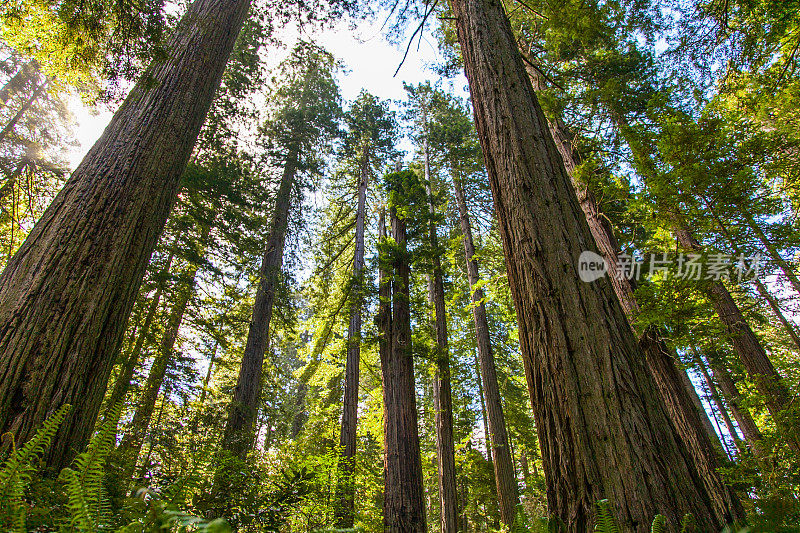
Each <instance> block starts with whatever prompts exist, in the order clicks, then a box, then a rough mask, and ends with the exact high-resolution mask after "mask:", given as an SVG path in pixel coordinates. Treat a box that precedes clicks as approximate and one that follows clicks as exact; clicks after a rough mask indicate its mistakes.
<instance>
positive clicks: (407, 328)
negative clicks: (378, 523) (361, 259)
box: [378, 208, 427, 533]
mask: <svg viewBox="0 0 800 533" xmlns="http://www.w3.org/2000/svg"><path fill="white" fill-rule="evenodd" d="M390 219H391V227H392V237H393V238H394V243H395V245H396V246H397V250H396V251H395V252H397V253H393V255H392V258H391V268H392V271H393V274H392V273H388V272H385V273H383V274H382V275H381V278H382V279H381V283H382V290H381V309H380V314H379V317H378V323H379V325H380V329H381V335H382V339H381V343H382V345H381V351H382V358H381V369H382V372H383V402H384V424H383V427H384V442H385V446H386V452H385V453H386V456H385V476H386V478H385V481H386V483H385V490H384V499H383V527H384V531H385V532H387V533H424V532H426V531H427V526H426V521H425V494H424V490H423V486H422V460H421V457H420V445H419V430H418V422H417V401H416V390H415V387H414V359H413V355H412V351H411V312H410V301H409V289H410V286H409V283H410V269H409V265H408V262H407V259H406V257H405V250H406V222H405V220H404V219H402V218H399V217H398V216H397V212H396V210H395V208H391V211H390ZM382 241H383V242H385V238H384V239H382ZM387 274H388V275H387ZM389 278H391V282H389V281H388V279H389ZM390 283H391V312H389V309H388V306H387V302H385V301H384V298H385V297H386V296H387V295H388V294H387V293H388V289H387V288H386V286H387V285H389V284H390ZM389 333H390V335H389V336H387V334H389Z"/></svg>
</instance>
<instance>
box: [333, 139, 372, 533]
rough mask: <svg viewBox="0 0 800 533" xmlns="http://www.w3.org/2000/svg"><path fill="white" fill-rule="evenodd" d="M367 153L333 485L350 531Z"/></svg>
mask: <svg viewBox="0 0 800 533" xmlns="http://www.w3.org/2000/svg"><path fill="white" fill-rule="evenodd" d="M369 169H370V154H369V147H364V150H363V154H362V156H361V176H359V180H358V207H357V209H356V234H355V253H354V254H353V276H352V284H353V285H352V289H351V300H350V322H349V324H348V326H347V361H346V363H345V372H344V374H345V382H344V402H343V408H342V427H341V432H340V438H339V444H340V446H341V447H342V455H341V456H340V458H339V467H338V468H339V476H338V481H337V485H336V491H337V499H338V501H339V505H338V507H337V508H336V522H337V524H338V526H339V527H340V528H342V529H347V528H352V527H353V519H354V513H355V484H354V480H353V474H354V472H355V460H356V437H357V431H356V430H357V424H358V383H359V375H360V374H359V366H360V362H361V309H362V307H363V306H364V291H363V286H364V273H363V271H364V227H365V223H366V216H367V187H368V184H369Z"/></svg>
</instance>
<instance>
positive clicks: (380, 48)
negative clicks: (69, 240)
mask: <svg viewBox="0 0 800 533" xmlns="http://www.w3.org/2000/svg"><path fill="white" fill-rule="evenodd" d="M382 24H383V19H382V18H381V17H377V18H376V19H375V20H368V21H362V22H360V23H359V24H358V26H357V27H356V28H355V30H354V29H352V28H351V27H350V22H349V21H348V20H341V21H340V22H338V23H337V24H336V25H334V26H333V27H332V28H329V29H327V30H325V31H322V32H316V33H307V32H306V33H299V32H298V30H297V29H296V28H294V27H289V28H285V29H284V30H282V31H280V32H279V36H280V39H281V41H282V43H283V45H284V46H283V47H281V48H279V49H274V48H270V49H268V50H266V51H265V56H266V60H267V63H268V64H269V65H270V66H274V65H277V64H278V63H279V62H280V61H281V59H283V58H284V57H285V56H286V55H288V53H289V51H290V50H291V48H292V46H293V45H294V43H295V42H297V40H298V39H299V38H303V39H306V40H313V41H314V42H315V43H317V44H318V45H320V46H322V47H324V48H325V49H327V50H328V51H329V52H331V53H332V54H333V55H334V56H335V57H336V58H338V59H340V60H341V61H342V62H343V63H344V65H345V69H344V72H343V73H342V74H341V75H340V78H339V81H340V84H341V87H340V88H341V91H342V96H343V97H344V99H345V100H346V101H352V100H353V99H355V97H356V96H358V93H359V92H361V89H362V88H363V89H366V90H368V91H369V92H371V93H372V94H374V95H375V96H378V97H379V98H382V99H390V100H400V99H402V98H404V96H405V91H404V90H403V82H407V83H411V84H416V83H420V82H424V81H426V80H430V81H431V82H432V83H436V82H437V81H439V80H440V77H439V76H438V75H437V74H436V73H434V72H433V71H432V70H431V69H430V68H429V65H432V64H435V63H438V62H441V61H442V60H443V57H442V56H441V54H440V53H439V51H438V48H437V43H436V37H435V36H434V35H433V34H432V33H431V31H426V32H424V33H423V35H422V39H421V40H419V41H417V40H415V41H414V45H413V46H412V47H411V49H410V51H409V54H408V58H407V59H406V61H405V63H403V66H402V68H401V69H400V72H399V73H398V74H397V76H394V73H395V70H397V67H398V65H400V62H401V61H402V58H403V52H404V51H405V47H406V45H407V43H408V38H409V37H410V36H411V33H412V31H413V29H410V30H409V31H407V33H406V36H405V38H404V39H403V40H402V42H401V43H399V44H391V43H389V42H388V41H387V39H386V37H385V36H384V33H383V31H382V30H381V25H382ZM442 88H443V89H444V90H446V91H448V92H451V93H453V94H456V95H458V96H461V97H465V98H466V97H467V96H468V95H469V92H468V88H467V80H466V78H465V77H464V76H463V75H461V76H459V77H457V78H455V79H453V80H442ZM70 108H71V110H72V112H73V114H74V115H75V119H76V122H77V127H76V138H77V140H78V146H76V147H74V148H73V149H72V150H71V151H70V152H69V154H68V161H69V162H70V165H71V167H72V168H75V167H76V166H77V165H78V163H80V161H81V159H82V158H83V156H84V155H85V154H86V152H87V151H88V150H89V148H91V146H92V145H93V144H94V142H95V141H96V140H97V139H98V138H99V137H100V135H101V134H102V133H103V130H104V129H105V127H106V125H108V123H109V121H110V120H111V117H112V114H113V112H112V110H110V109H108V108H102V109H89V108H87V107H86V106H85V105H83V103H82V102H81V101H80V99H79V98H78V97H74V98H72V99H71V102H70ZM400 148H401V149H406V150H407V149H408V146H403V145H401V146H400Z"/></svg>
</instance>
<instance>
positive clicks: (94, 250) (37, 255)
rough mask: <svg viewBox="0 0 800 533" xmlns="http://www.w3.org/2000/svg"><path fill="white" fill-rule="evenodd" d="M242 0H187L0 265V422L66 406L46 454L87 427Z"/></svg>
mask: <svg viewBox="0 0 800 533" xmlns="http://www.w3.org/2000/svg"><path fill="white" fill-rule="evenodd" d="M249 7H250V0H195V2H194V3H193V4H192V5H191V6H189V9H188V11H187V13H186V15H185V16H184V18H183V20H182V21H181V23H180V25H179V27H178V28H177V30H176V31H175V34H174V37H173V38H172V40H171V41H170V43H169V45H168V49H169V50H170V52H171V53H170V54H168V55H167V58H166V59H164V60H159V61H156V62H154V63H153V64H152V65H151V66H150V67H149V68H148V69H147V71H146V72H145V74H144V75H143V77H142V80H140V82H139V83H138V84H137V85H136V86H135V87H134V88H133V90H132V91H131V94H130V95H129V96H128V98H127V99H126V100H125V102H124V103H123V104H122V106H121V107H120V109H119V110H118V111H117V113H116V114H115V116H114V118H113V119H112V121H111V123H110V124H109V126H108V127H107V128H106V130H105V132H104V133H103V136H102V137H101V138H100V139H99V140H98V141H97V143H96V144H95V145H94V147H92V149H91V150H90V151H89V153H88V154H87V155H86V157H85V158H84V159H83V161H82V162H81V164H80V165H79V166H78V168H77V170H76V171H75V172H74V173H73V174H72V177H71V178H70V179H69V181H68V182H67V184H66V185H65V186H64V188H63V189H62V190H61V192H60V193H59V194H58V196H56V198H55V199H54V200H53V202H52V203H51V204H50V206H49V207H48V209H47V211H45V213H44V215H42V218H41V219H40V220H39V222H38V223H37V224H36V225H35V226H34V228H33V230H32V231H31V233H30V235H29V236H28V238H27V239H26V241H25V243H23V245H22V247H20V249H19V251H18V252H17V253H16V255H15V256H14V257H13V258H12V259H11V261H9V263H8V264H7V265H6V268H5V270H4V271H3V274H2V276H0V433H4V432H7V431H10V432H12V433H13V434H14V436H15V438H16V440H17V442H24V441H26V440H28V439H29V438H30V437H31V436H32V435H33V434H34V432H35V431H36V429H37V428H39V427H41V425H42V423H43V422H44V420H45V419H46V418H47V416H48V415H49V414H50V413H52V412H53V411H54V410H55V409H57V408H58V407H60V406H61V405H64V404H71V405H72V406H73V409H72V411H71V413H70V415H69V417H68V418H67V420H66V421H65V422H64V423H63V424H62V425H61V428H60V429H59V432H58V434H57V435H56V437H55V438H54V440H53V443H52V445H51V447H50V450H49V452H48V454H47V461H48V464H49V465H50V466H51V467H52V468H53V469H54V470H59V469H60V468H61V467H64V466H67V465H69V463H70V462H71V460H72V458H73V457H74V455H75V454H76V453H77V452H79V451H80V450H82V449H83V448H84V446H85V444H86V442H87V441H88V439H89V436H90V435H91V432H92V429H93V428H94V424H95V421H96V419H97V414H98V412H99V410H100V406H101V404H102V401H103V396H104V395H105V390H106V386H107V384H108V378H109V375H110V373H111V369H112V367H113V365H114V361H115V359H116V357H117V354H118V353H119V346H120V343H121V342H122V336H123V335H124V332H125V327H126V324H127V320H128V316H129V314H130V311H131V308H132V306H133V303H134V301H135V300H136V296H137V294H138V291H139V285H140V284H141V280H142V276H143V274H144V271H145V268H146V267H147V262H148V260H149V258H150V255H151V253H152V251H153V249H154V247H155V245H156V242H157V241H158V238H159V236H160V234H161V232H162V230H163V228H164V223H165V221H166V219H167V215H168V214H169V211H170V209H171V207H172V204H173V201H174V199H175V196H176V193H177V190H178V184H179V181H180V177H181V175H182V174H183V171H184V169H185V168H186V163H187V162H188V160H189V156H190V155H191V152H192V149H193V147H194V144H195V142H196V140H197V136H198V134H199V132H200V128H201V127H202V125H203V122H204V121H205V117H206V114H207V113H208V109H209V107H210V105H211V101H212V99H213V97H214V92H215V91H216V90H217V88H218V87H219V84H220V80H221V79H222V73H223V71H224V69H225V64H226V63H227V61H228V56H229V55H230V52H231V50H232V48H233V45H234V42H235V40H236V36H237V34H238V33H239V29H240V28H241V26H242V24H243V23H244V20H245V17H246V15H247V12H248V10H249Z"/></svg>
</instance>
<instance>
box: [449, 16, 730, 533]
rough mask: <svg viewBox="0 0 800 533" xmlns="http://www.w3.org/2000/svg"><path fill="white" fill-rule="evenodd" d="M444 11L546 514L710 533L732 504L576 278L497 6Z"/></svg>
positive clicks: (588, 246)
mask: <svg viewBox="0 0 800 533" xmlns="http://www.w3.org/2000/svg"><path fill="white" fill-rule="evenodd" d="M451 6H452V8H453V12H454V15H455V17H456V28H457V33H458V38H459V42H460V43H461V50H462V53H463V56H464V65H465V69H466V74H467V78H468V80H469V84H470V92H471V95H472V101H473V104H474V106H475V107H474V109H475V116H476V124H477V130H478V136H479V139H480V141H481V145H482V147H483V152H484V159H485V162H486V168H487V170H488V175H489V181H490V184H491V189H492V193H493V196H494V201H495V210H496V212H497V219H498V225H499V229H500V235H501V237H502V240H503V248H504V252H505V256H506V267H507V269H508V281H509V287H510V289H511V293H512V295H513V297H514V303H515V307H516V310H517V317H518V322H519V334H520V347H521V351H522V356H523V363H524V365H525V373H526V377H527V381H528V387H529V391H530V394H531V402H532V405H533V410H534V413H535V416H536V422H537V429H538V430H539V440H540V443H541V446H542V456H543V459H544V465H545V469H546V473H547V479H548V491H547V495H548V502H549V504H550V509H551V511H552V512H553V513H554V514H555V515H557V516H559V517H560V519H561V520H563V521H564V524H565V525H566V527H567V530H568V531H585V530H586V529H588V528H589V527H590V524H591V522H592V515H593V506H594V503H595V502H596V501H597V500H599V499H602V498H608V499H610V500H611V501H612V502H614V503H615V506H616V510H617V513H616V514H617V516H618V518H619V520H620V522H621V523H622V527H623V528H625V529H629V530H632V531H645V530H646V529H649V524H650V522H651V521H652V517H653V516H655V515H656V514H658V513H661V514H663V515H665V516H666V517H667V518H668V520H670V521H671V522H672V523H674V524H678V523H680V521H681V520H682V518H683V516H684V515H685V514H687V513H692V515H694V517H695V519H696V520H697V523H698V527H699V528H700V529H701V530H709V531H711V530H714V529H719V528H721V527H722V526H723V525H724V524H725V523H727V522H730V521H732V519H733V518H734V517H735V514H734V513H735V510H734V509H728V508H726V503H727V502H726V501H725V498H724V497H722V495H720V494H718V493H711V492H710V491H708V490H707V488H706V485H705V483H704V481H703V476H702V473H701V472H698V469H697V467H696V466H695V461H694V458H693V456H692V454H690V452H689V451H688V449H687V447H686V446H685V445H684V443H683V440H682V439H681V438H680V437H679V436H678V435H677V434H676V432H675V429H674V427H673V424H672V422H671V421H670V419H669V417H668V415H667V412H666V410H665V408H664V406H663V403H662V399H661V398H660V395H659V394H658V391H657V390H656V387H655V385H654V383H653V380H652V379H651V377H650V375H649V372H648V369H647V367H646V366H645V356H644V354H643V353H642V350H641V349H640V348H639V347H638V344H637V342H636V339H635V337H634V335H633V331H632V330H631V328H630V327H629V326H628V325H627V319H626V317H625V315H624V313H623V311H622V308H621V306H620V304H619V302H618V299H617V298H616V296H615V295H614V293H613V291H612V288H611V286H610V284H609V283H608V281H607V280H605V279H603V280H599V281H598V282H595V283H592V284H589V283H583V282H581V281H580V279H579V276H578V270H577V261H578V257H579V256H580V254H581V252H582V251H584V250H592V249H595V245H594V243H593V237H592V234H591V231H590V229H589V227H588V224H587V222H586V217H585V215H584V213H583V212H582V211H581V208H580V204H579V203H578V200H577V198H576V195H575V191H574V189H573V187H572V184H571V183H570V179H569V176H568V174H567V172H566V170H565V169H564V164H563V161H562V160H561V158H560V156H559V154H558V151H557V149H556V147H555V145H554V143H553V141H552V137H551V135H550V134H549V133H548V130H547V123H546V120H545V118H544V115H543V114H542V111H541V108H540V107H539V102H538V99H537V97H536V94H535V93H534V91H533V88H532V86H531V83H530V80H529V79H528V77H527V75H526V72H525V68H524V66H523V64H522V59H521V57H520V55H519V52H518V50H517V47H516V41H515V39H514V36H513V33H512V31H511V26H510V24H509V22H508V19H507V17H506V15H505V12H504V10H503V5H502V3H501V2H500V1H499V0H451ZM631 435H636V438H635V439H632V438H630V437H631ZM645 479H647V480H648V482H647V483H644V482H643V480H645Z"/></svg>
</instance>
